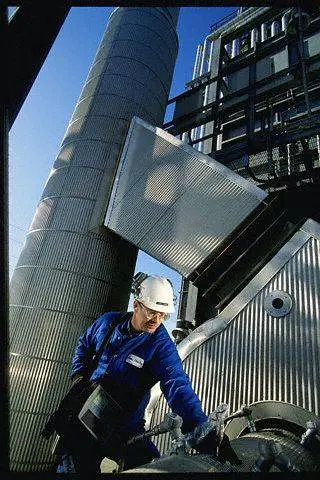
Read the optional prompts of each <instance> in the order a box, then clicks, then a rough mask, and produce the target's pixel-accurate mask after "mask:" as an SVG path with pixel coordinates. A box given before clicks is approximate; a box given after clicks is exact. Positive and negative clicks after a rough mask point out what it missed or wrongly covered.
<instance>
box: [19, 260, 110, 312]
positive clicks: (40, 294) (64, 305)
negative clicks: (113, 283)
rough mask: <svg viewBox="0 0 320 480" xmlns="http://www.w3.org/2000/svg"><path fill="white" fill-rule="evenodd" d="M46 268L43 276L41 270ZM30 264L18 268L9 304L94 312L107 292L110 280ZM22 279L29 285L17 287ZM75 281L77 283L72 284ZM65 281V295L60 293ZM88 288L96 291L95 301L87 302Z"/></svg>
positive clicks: (103, 300) (102, 302)
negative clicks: (30, 265)
mask: <svg viewBox="0 0 320 480" xmlns="http://www.w3.org/2000/svg"><path fill="white" fill-rule="evenodd" d="M44 272H45V276H44V275H43V273H44ZM44 272H43V270H42V269H41V268H36V267H34V266H32V267H27V266H25V267H20V268H17V275H16V279H15V282H17V283H12V290H13V293H12V298H11V304H12V305H24V306H35V307H37V308H41V307H42V308H44V309H45V308H47V305H48V304H49V305H50V308H51V309H53V310H56V311H59V312H60V311H62V312H72V313H75V314H77V315H89V316H91V317H94V316H95V315H96V314H97V311H96V308H97V305H99V304H100V305H103V304H104V302H105V299H106V298H108V296H109V295H108V294H109V293H110V292H109V290H110V284H109V283H108V282H106V281H102V280H100V279H95V278H92V277H89V276H87V275H85V274H84V273H83V274H74V273H71V272H68V271H62V270H53V269H52V270H50V269H48V268H46V269H44ZM22 282H23V283H25V284H27V285H28V288H25V289H22V288H21V289H19V288H15V287H16V286H17V287H18V286H19V284H21V283H22ZM75 283H76V286H75ZM61 285H64V295H61ZM90 292H95V302H94V303H91V302H89V303H88V296H90Z"/></svg>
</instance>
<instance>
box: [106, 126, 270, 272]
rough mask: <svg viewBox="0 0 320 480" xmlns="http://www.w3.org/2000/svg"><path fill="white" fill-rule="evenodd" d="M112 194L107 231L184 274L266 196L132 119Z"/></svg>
mask: <svg viewBox="0 0 320 480" xmlns="http://www.w3.org/2000/svg"><path fill="white" fill-rule="evenodd" d="M112 196H113V199H112V201H110V204H109V211H108V213H107V218H106V225H107V226H108V227H109V228H110V229H111V230H113V231H114V232H116V233H117V234H119V235H120V236H122V237H123V238H125V239H126V240H128V241H129V242H131V243H132V244H134V245H136V246H138V247H139V248H140V249H141V250H144V251H145V252H147V253H148V254H149V255H151V256H153V257H155V258H156V259H157V260H159V261H160V262H162V263H164V264H166V265H168V266H169V267H171V268H173V269H175V270H177V271H178V272H179V273H180V274H182V275H184V276H188V275H189V274H190V273H191V272H192V271H193V270H195V269H196V268H197V266H198V265H199V264H200V263H201V262H202V261H203V260H204V259H205V258H206V257H207V256H208V255H209V254H211V253H212V251H214V250H215V249H216V248H217V246H218V245H220V244H221V242H222V241H223V240H225V239H226V238H227V237H228V235H229V234H230V233H231V232H232V231H233V230H234V229H235V228H236V227H237V226H238V225H239V224H240V223H241V222H242V221H243V220H244V219H245V218H246V216H247V215H249V213H251V212H252V211H253V210H254V209H255V208H256V207H257V206H258V205H259V203H260V202H261V201H262V200H263V199H264V198H265V197H266V194H265V192H263V191H262V190H260V189H259V188H257V187H256V186H254V185H253V184H252V183H250V182H248V181H246V180H244V179H243V178H241V177H240V176H239V175H237V174H235V173H233V172H232V171H231V170H229V169H228V168H227V167H225V166H223V165H221V164H219V163H218V162H216V161H215V160H212V159H211V158H209V157H208V156H206V155H204V154H202V153H200V152H198V151H196V150H194V149H193V148H191V147H189V146H188V145H185V144H183V143H182V142H181V141H180V140H178V139H176V138H175V137H173V136H171V135H169V134H168V133H166V132H164V131H163V130H161V129H159V128H155V127H152V126H151V125H149V124H147V123H146V122H144V121H143V120H141V119H139V118H137V117H135V118H134V119H133V120H132V123H131V127H130V129H129V132H128V135H127V139H126V143H125V146H124V149H123V153H122V157H121V159H120V165H119V169H118V173H117V179H116V182H115V187H114V190H113V194H112Z"/></svg>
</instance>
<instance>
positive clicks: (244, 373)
mask: <svg viewBox="0 0 320 480" xmlns="http://www.w3.org/2000/svg"><path fill="white" fill-rule="evenodd" d="M319 289H320V225H319V224H318V223H316V222H314V221H313V220H310V219H309V220H308V221H307V222H306V223H305V224H304V225H303V226H302V227H301V229H300V230H299V231H298V232H296V233H295V235H294V236H293V237H292V238H291V239H290V240H289V241H288V242H287V244H286V245H284V246H283V247H282V248H281V250H280V251H279V252H278V253H277V254H276V255H275V256H274V257H273V258H272V260H271V261H270V262H269V263H267V264H266V265H265V267H264V268H263V269H262V270H261V271H260V272H259V273H258V274H257V275H256V277H254V278H253V279H252V281H251V282H250V283H249V284H248V285H247V287H246V288H245V289H244V290H243V291H242V292H241V293H240V294H239V295H238V296H237V297H236V298H235V299H234V300H233V301H232V302H231V303H230V304H229V305H228V306H227V307H226V308H225V309H224V310H223V311H222V312H221V314H219V315H218V316H217V317H216V318H214V319H212V320H208V321H207V322H205V323H204V324H202V325H201V326H200V327H198V328H197V329H195V330H194V331H193V332H192V333H191V334H190V335H189V336H188V337H187V338H186V339H184V340H183V341H182V342H181V343H180V344H179V346H178V351H179V353H180V356H181V358H182V360H183V363H184V368H185V370H186V372H187V374H188V375H189V376H190V379H191V382H192V385H193V387H194V388H195V391H196V392H197V394H198V395H199V398H200V400H201V402H202V405H203V408H204V410H205V412H206V413H210V412H211V411H213V410H214V409H215V408H216V406H217V405H219V404H221V403H227V404H228V405H229V407H230V412H231V413H232V412H235V411H236V410H238V409H239V408H240V407H241V405H243V404H246V405H250V404H251V405H252V404H254V403H255V402H262V403H263V404H264V405H265V404H266V403H268V402H269V403H271V404H272V405H273V406H274V405H275V404H276V408H275V409H274V410H275V412H277V413H276V415H274V416H275V417H277V416H278V415H280V416H281V418H286V415H288V418H286V420H287V421H293V422H295V423H298V424H299V423H300V422H299V418H303V419H304V420H303V422H304V421H307V420H308V419H310V418H311V419H312V418H314V417H315V416H319V413H320V408H319V407H320V405H319V400H320V398H319V392H320V389H319V379H320V341H319V339H320V335H319V333H320V308H319ZM279 291H280V292H283V293H284V294H285V295H284V297H283V298H285V296H290V297H291V299H292V308H291V309H289V311H288V313H287V314H285V315H282V314H283V312H282V311H281V312H280V310H281V309H280V308H279V314H280V315H278V314H276V313H273V314H270V313H268V311H267V310H268V309H266V305H265V302H266V298H267V297H268V295H270V294H274V293H275V292H276V296H275V297H274V299H275V300H277V301H276V302H274V307H277V305H278V307H280V305H279V304H280V302H278V300H281V294H279ZM282 402H286V403H285V404H284V405H285V407H282V408H280V407H281V405H280V404H282ZM289 404H290V405H291V407H290V408H289V407H288V405H289ZM266 408H267V407H265V406H264V409H266ZM284 408H285V410H284ZM298 408H300V411H302V410H303V415H302V414H301V412H299V414H297V413H296V411H297V410H298ZM256 410H257V412H258V413H257V415H258V414H259V415H260V416H261V415H262V414H261V412H260V413H259V409H256ZM260 410H261V409H260ZM167 411H168V406H167V403H166V401H165V399H164V397H163V395H162V394H161V392H160V390H159V386H158V385H157V386H156V387H155V388H154V390H153V392H152V396H151V401H150V403H149V406H148V408H147V410H146V419H147V426H149V425H150V426H151V427H153V426H154V425H157V424H158V423H159V422H160V421H161V420H162V419H163V416H164V414H165V413H166V412H167ZM291 412H293V413H291ZM269 416H270V415H269ZM240 431H241V428H240V430H239V432H240ZM239 432H238V434H239ZM229 433H231V435H230V436H232V431H231V432H229ZM162 437H164V436H162ZM155 442H156V443H157V446H158V448H159V449H160V451H161V452H164V451H165V450H166V449H167V448H168V446H169V443H168V442H169V440H168V436H166V438H156V439H155Z"/></svg>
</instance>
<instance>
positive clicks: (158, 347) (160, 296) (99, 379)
mask: <svg viewBox="0 0 320 480" xmlns="http://www.w3.org/2000/svg"><path fill="white" fill-rule="evenodd" d="M133 287H134V288H133V294H134V302H133V312H128V313H127V314H126V315H125V316H123V315H122V314H121V313H119V312H108V313H104V314H103V315H102V316H100V317H99V318H98V319H97V320H96V321H95V322H94V323H93V324H92V325H91V326H90V327H89V328H88V329H87V330H86V332H85V333H84V334H83V335H82V336H81V337H80V339H79V343H78V345H77V348H76V352H75V356H74V358H73V362H72V380H73V382H79V381H81V379H82V378H83V376H84V375H85V372H86V368H87V364H88V362H89V361H90V359H91V358H92V354H93V353H94V352H96V351H97V350H98V349H99V348H100V347H101V343H102V342H103V339H104V338H105V337H106V333H107V331H108V329H109V330H110V329H111V326H112V334H111V336H110V337H109V341H108V342H107V345H106V346H105V348H104V349H103V352H102V354H101V356H100V358H99V361H98V365H97V366H96V368H95V369H94V371H93V373H92V375H91V377H90V381H91V382H93V384H94V385H96V384H99V385H101V386H102V387H103V389H104V390H105V391H106V392H107V393H108V395H109V396H111V398H112V399H113V400H114V401H115V404H119V405H120V406H121V407H122V409H123V415H121V424H120V425H119V426H118V428H117V432H116V434H115V435H114V436H113V438H111V439H109V441H108V443H107V444H105V445H103V447H101V445H99V444H98V442H96V440H95V439H94V438H93V437H92V436H91V435H90V434H89V432H88V431H86V429H85V428H84V427H83V426H82V425H81V424H80V422H79V425H78V426H77V429H78V430H77V432H76V435H75V437H76V441H75V442H74V445H73V446H72V448H69V450H70V451H69V453H71V455H72V459H73V463H74V467H75V470H76V472H86V473H89V472H96V473H97V472H100V462H101V460H102V458H103V457H108V458H111V459H114V460H115V461H116V462H119V461H120V458H122V461H123V462H124V464H123V469H128V468H133V467H135V466H137V465H141V464H143V463H146V462H149V461H151V460H152V459H153V458H157V457H159V452H158V450H157V448H156V447H155V445H154V444H153V443H152V442H151V440H150V439H144V440H140V441H139V442H137V443H133V444H132V445H130V446H129V447H128V446H126V447H125V446H124V445H125V442H126V440H128V439H129V438H131V437H133V436H135V435H137V434H140V433H143V432H144V418H143V416H144V411H145V408H146V406H147V404H148V402H149V399H150V389H151V387H152V386H153V385H155V384H156V383H157V382H160V387H161V390H162V392H163V393H164V395H165V398H166V400H167V402H168V404H169V406H170V408H171V410H172V411H173V412H174V413H176V414H178V415H179V416H181V417H182V419H183V427H182V431H183V432H184V433H185V432H187V431H192V430H193V429H194V428H195V427H196V426H197V425H199V424H201V423H202V422H204V421H206V420H207V416H206V415H205V413H204V412H203V410H202V408H201V404H200V401H199V399H198V397H197V395H196V394H195V392H194V391H193V389H192V387H191V384H190V381H189V378H188V376H187V375H186V373H185V372H184V370H183V366H182V363H181V360H180V357H179V354H178V352H177V349H176V346H175V344H174V343H173V341H172V340H171V338H170V336H169V334H168V332H167V330H166V328H165V327H164V326H163V324H162V322H163V321H164V320H165V319H166V318H167V317H168V316H169V314H170V313H172V312H174V302H175V297H174V293H173V289H172V285H171V283H170V282H169V281H168V280H167V279H166V278H164V277H160V276H154V275H150V276H147V275H146V274H142V273H139V274H137V275H136V276H135V278H134V283H133ZM115 416H117V415H115ZM111 417H112V415H111ZM119 418H120V416H119ZM112 420H113V419H112V418H110V422H111V423H112ZM106 422H107V423H108V419H107V420H106Z"/></svg>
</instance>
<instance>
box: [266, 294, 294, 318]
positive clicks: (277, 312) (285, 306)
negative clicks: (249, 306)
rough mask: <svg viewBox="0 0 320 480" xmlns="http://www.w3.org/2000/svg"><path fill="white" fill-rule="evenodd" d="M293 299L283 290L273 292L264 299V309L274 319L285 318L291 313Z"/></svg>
mask: <svg viewBox="0 0 320 480" xmlns="http://www.w3.org/2000/svg"><path fill="white" fill-rule="evenodd" d="M291 308H292V298H291V296H290V295H289V293H287V292H284V291H282V290H273V291H272V292H270V293H268V295H266V297H265V299H264V309H265V311H266V312H267V313H268V314H269V315H271V316H272V317H284V316H285V315H288V313H290V311H291Z"/></svg>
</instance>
